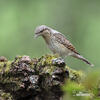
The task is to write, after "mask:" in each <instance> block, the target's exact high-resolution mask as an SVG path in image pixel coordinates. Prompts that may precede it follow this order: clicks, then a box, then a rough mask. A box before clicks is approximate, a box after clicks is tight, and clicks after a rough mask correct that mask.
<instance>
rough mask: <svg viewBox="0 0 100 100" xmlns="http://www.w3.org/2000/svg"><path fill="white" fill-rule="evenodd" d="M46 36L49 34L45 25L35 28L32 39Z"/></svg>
mask: <svg viewBox="0 0 100 100" xmlns="http://www.w3.org/2000/svg"><path fill="white" fill-rule="evenodd" d="M46 34H50V29H49V27H47V26H46V25H41V26H38V27H36V29H35V36H34V37H35V38H36V37H38V36H43V35H46Z"/></svg>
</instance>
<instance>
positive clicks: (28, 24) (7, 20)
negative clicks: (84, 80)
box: [0, 0, 100, 70]
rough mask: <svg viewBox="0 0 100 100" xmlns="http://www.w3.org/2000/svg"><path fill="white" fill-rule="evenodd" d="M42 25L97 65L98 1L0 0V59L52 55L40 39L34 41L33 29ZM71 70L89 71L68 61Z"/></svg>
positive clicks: (99, 36)
mask: <svg viewBox="0 0 100 100" xmlns="http://www.w3.org/2000/svg"><path fill="white" fill-rule="evenodd" d="M41 24H45V25H47V26H50V27H52V28H54V29H56V30H58V31H60V32H62V33H63V34H65V36H66V37H67V38H68V39H69V40H70V41H71V42H72V44H73V45H74V46H75V47H76V49H77V51H79V52H80V53H81V54H82V55H83V56H84V57H86V58H88V59H89V60H90V61H91V62H92V63H93V64H94V65H95V66H96V67H99V65H100V61H99V60H100V59H99V58H100V0H0V56H6V57H7V58H8V59H9V60H10V59H11V60H12V59H13V58H14V57H15V56H16V55H29V56H31V57H41V56H42V55H44V54H48V53H51V52H50V50H49V49H48V48H47V46H46V45H45V42H44V40H43V39H42V38H41V37H40V38H38V39H34V30H35V28H36V26H39V25H41ZM66 62H67V65H68V66H70V67H71V68H74V69H84V70H87V69H88V68H89V66H88V65H86V64H85V63H83V62H82V61H80V60H76V59H74V58H71V57H68V59H67V60H66Z"/></svg>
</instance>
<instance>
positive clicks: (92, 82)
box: [62, 69, 100, 100]
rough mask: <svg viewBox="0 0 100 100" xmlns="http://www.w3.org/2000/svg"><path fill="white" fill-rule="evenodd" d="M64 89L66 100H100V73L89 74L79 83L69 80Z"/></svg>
mask: <svg viewBox="0 0 100 100" xmlns="http://www.w3.org/2000/svg"><path fill="white" fill-rule="evenodd" d="M99 70H100V69H99ZM62 89H63V90H64V91H65V96H64V100H66V98H67V99H68V98H69V99H68V100H100V72H99V71H97V70H96V71H93V72H90V73H88V75H87V76H85V77H84V78H81V80H80V82H79V83H77V82H75V81H74V82H72V81H70V80H67V81H66V84H65V85H64V86H63V87H62Z"/></svg>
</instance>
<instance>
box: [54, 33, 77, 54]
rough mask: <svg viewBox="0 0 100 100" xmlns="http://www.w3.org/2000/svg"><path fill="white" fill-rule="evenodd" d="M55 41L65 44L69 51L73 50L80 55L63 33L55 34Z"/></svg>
mask: <svg viewBox="0 0 100 100" xmlns="http://www.w3.org/2000/svg"><path fill="white" fill-rule="evenodd" d="M53 36H54V38H55V40H56V41H57V42H59V43H61V44H63V45H64V46H65V47H66V48H68V49H69V50H71V51H72V52H74V53H76V54H79V53H78V52H77V51H76V49H75V47H74V46H73V45H72V44H71V43H70V41H68V40H67V39H66V38H65V36H64V35H63V34H61V33H55V34H53Z"/></svg>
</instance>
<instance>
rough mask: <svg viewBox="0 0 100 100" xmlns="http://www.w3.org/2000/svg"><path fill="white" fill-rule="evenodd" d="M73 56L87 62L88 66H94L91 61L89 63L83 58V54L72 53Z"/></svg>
mask: <svg viewBox="0 0 100 100" xmlns="http://www.w3.org/2000/svg"><path fill="white" fill-rule="evenodd" d="M72 56H73V57H75V58H77V59H80V60H82V61H84V62H85V63H87V64H89V65H90V66H92V67H93V66H94V65H93V64H92V63H90V62H89V61H88V60H87V59H86V58H84V57H83V56H81V55H79V54H74V55H72Z"/></svg>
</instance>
